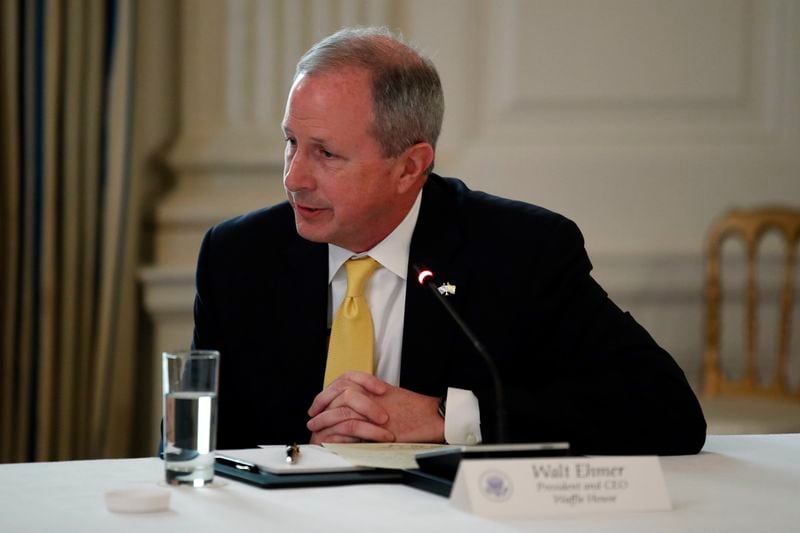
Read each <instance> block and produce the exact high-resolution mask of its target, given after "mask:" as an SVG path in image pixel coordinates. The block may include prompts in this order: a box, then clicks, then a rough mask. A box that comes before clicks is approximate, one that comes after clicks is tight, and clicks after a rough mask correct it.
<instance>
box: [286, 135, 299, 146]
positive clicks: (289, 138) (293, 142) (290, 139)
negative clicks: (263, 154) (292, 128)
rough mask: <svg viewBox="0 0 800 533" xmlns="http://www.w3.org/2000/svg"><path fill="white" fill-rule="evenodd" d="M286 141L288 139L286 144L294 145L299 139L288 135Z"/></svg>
mask: <svg viewBox="0 0 800 533" xmlns="http://www.w3.org/2000/svg"><path fill="white" fill-rule="evenodd" d="M284 141H286V144H290V145H292V146H294V145H295V144H297V141H296V140H294V139H292V138H291V137H286V138H285V139H284Z"/></svg>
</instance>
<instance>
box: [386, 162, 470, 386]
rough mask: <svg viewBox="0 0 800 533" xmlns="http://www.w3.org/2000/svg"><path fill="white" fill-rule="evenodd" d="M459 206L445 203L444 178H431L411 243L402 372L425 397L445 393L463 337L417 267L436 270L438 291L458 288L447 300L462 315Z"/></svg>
mask: <svg viewBox="0 0 800 533" xmlns="http://www.w3.org/2000/svg"><path fill="white" fill-rule="evenodd" d="M455 206H456V204H455V201H454V200H453V199H450V198H447V194H446V192H445V190H444V185H443V182H442V181H441V178H438V177H435V176H431V177H430V178H429V180H428V183H427V184H426V185H425V188H424V190H423V194H422V206H421V208H420V214H419V218H418V219H417V224H416V227H415V229H414V234H413V236H412V239H411V251H410V254H409V268H408V272H409V275H408V281H407V286H406V308H405V319H404V320H405V322H404V327H403V355H402V361H401V373H400V383H401V385H402V386H403V387H405V388H408V389H412V390H414V391H417V392H420V393H422V394H430V395H439V394H442V393H443V392H444V388H445V387H446V386H447V376H446V372H447V368H448V360H449V359H450V358H451V357H452V354H451V352H452V347H453V341H454V339H455V338H458V337H456V336H457V335H461V332H460V331H458V329H457V326H456V325H455V324H454V322H453V320H452V318H451V317H450V316H449V315H448V314H447V312H446V311H445V310H444V308H443V307H442V305H441V304H440V303H439V302H438V301H437V299H436V297H435V296H434V295H433V294H431V293H430V289H429V288H428V287H426V286H421V285H420V284H419V283H418V281H417V274H416V270H415V269H414V266H415V265H418V266H420V267H422V268H427V269H430V270H431V271H433V272H434V274H435V282H436V285H437V286H440V285H441V284H443V283H445V282H449V283H451V284H453V285H455V286H456V293H455V294H454V295H452V296H448V298H449V301H450V303H451V304H453V306H454V307H455V308H456V309H457V310H459V311H460V308H461V305H460V301H461V300H462V299H463V298H462V296H463V295H464V294H465V292H466V290H467V283H468V279H467V276H468V274H467V272H465V271H463V269H459V267H458V265H457V263H456V257H457V255H458V252H459V249H460V248H461V246H462V235H461V232H460V230H459V225H458V224H457V222H456V219H457V213H456V212H455V211H456V207H455Z"/></svg>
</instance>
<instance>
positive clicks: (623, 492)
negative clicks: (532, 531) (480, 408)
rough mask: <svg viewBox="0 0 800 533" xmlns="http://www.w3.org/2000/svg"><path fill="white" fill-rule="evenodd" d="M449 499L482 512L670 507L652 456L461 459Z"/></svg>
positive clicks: (571, 512) (541, 512) (516, 514)
mask: <svg viewBox="0 0 800 533" xmlns="http://www.w3.org/2000/svg"><path fill="white" fill-rule="evenodd" d="M450 503H451V504H452V505H454V506H456V507H458V508H459V509H462V510H464V511H467V512H471V513H474V514H477V515H481V516H487V517H535V516H548V515H549V516H553V515H575V514H585V513H597V512H621V511H666V510H670V509H672V502H671V500H670V496H669V492H668V491H667V487H666V485H665V484H664V474H663V472H662V471H661V463H660V462H659V460H658V457H654V456H653V457H650V456H648V457H641V456H637V457H565V458H548V459H545V458H541V459H535V458H527V459H470V460H464V461H461V464H460V466H459V469H458V474H457V475H456V480H455V483H454V485H453V491H452V493H451V494H450Z"/></svg>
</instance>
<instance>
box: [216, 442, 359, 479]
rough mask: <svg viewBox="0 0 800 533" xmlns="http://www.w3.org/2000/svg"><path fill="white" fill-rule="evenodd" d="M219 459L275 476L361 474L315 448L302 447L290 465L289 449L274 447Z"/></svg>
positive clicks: (227, 454)
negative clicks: (245, 464)
mask: <svg viewBox="0 0 800 533" xmlns="http://www.w3.org/2000/svg"><path fill="white" fill-rule="evenodd" d="M217 455H224V456H225V457H231V458H234V459H239V460H241V461H244V462H246V463H251V464H254V465H257V466H258V467H259V468H260V469H261V470H264V471H267V472H270V473H272V474H312V473H320V472H347V471H352V470H359V469H360V467H358V466H353V465H352V464H351V463H350V462H348V461H347V460H346V459H344V458H342V457H340V456H338V455H336V454H335V453H333V452H332V451H329V450H326V449H325V448H323V447H321V446H317V445H314V444H303V445H301V446H300V455H299V456H298V457H297V462H296V463H295V464H289V463H287V462H286V446H281V445H271V446H261V447H258V448H246V449H242V450H217Z"/></svg>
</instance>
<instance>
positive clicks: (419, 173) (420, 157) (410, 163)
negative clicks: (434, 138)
mask: <svg viewBox="0 0 800 533" xmlns="http://www.w3.org/2000/svg"><path fill="white" fill-rule="evenodd" d="M433 156H434V150H433V146H431V145H430V144H428V143H417V144H414V145H412V146H410V147H408V148H406V150H405V152H403V153H402V154H400V157H399V158H398V159H397V165H398V172H399V174H400V176H399V179H398V181H397V192H398V193H400V194H403V193H406V192H408V191H409V190H410V189H412V188H413V187H414V186H415V185H418V184H420V183H424V182H425V178H426V175H425V171H426V170H427V169H428V167H429V166H431V163H433Z"/></svg>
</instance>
